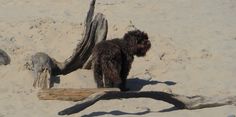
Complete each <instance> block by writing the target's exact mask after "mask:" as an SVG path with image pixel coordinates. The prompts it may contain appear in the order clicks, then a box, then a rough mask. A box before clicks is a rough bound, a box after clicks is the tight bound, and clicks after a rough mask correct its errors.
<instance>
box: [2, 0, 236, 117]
mask: <svg viewBox="0 0 236 117" xmlns="http://www.w3.org/2000/svg"><path fill="white" fill-rule="evenodd" d="M89 3H90V1H89V0H0V49H2V50H4V51H5V52H6V53H7V54H8V55H9V56H10V57H11V63H10V64H9V65H6V66H4V65H1V66H0V117H42V116H43V117H57V116H59V115H57V113H58V112H59V111H61V110H63V109H65V108H67V107H70V106H72V105H74V104H76V102H68V101H45V100H39V99H38V98H37V92H38V89H35V88H33V86H32V84H33V80H34V79H33V75H32V71H29V70H28V69H27V68H26V62H27V61H29V60H30V59H31V56H32V55H34V54H35V53H37V52H45V53H47V54H49V55H50V56H51V57H53V58H55V59H57V60H58V61H64V60H65V59H67V58H68V57H69V56H70V55H71V54H72V52H73V49H74V48H75V47H76V45H77V44H78V43H79V42H80V41H81V38H82V33H83V28H84V26H83V23H84V20H85V17H86V13H87V11H88V9H89ZM95 6H96V9H95V12H96V13H99V12H101V13H103V14H104V15H105V16H106V18H107V20H108V29H109V31H108V36H107V39H112V38H116V37H122V36H123V34H124V33H126V32H127V31H129V30H131V29H132V26H133V25H134V26H135V27H137V28H138V29H140V30H143V31H145V32H147V33H148V35H149V37H150V41H151V43H152V47H151V49H150V51H149V52H148V53H147V55H146V56H145V57H143V58H138V57H135V60H134V63H133V65H132V69H131V71H130V74H129V76H128V79H129V80H128V87H130V89H133V90H135V89H136V90H137V89H139V90H141V91H166V90H171V91H172V92H174V93H177V94H184V95H187V96H192V95H204V96H233V95H236V63H235V60H236V1H235V0H207V1H206V0H97V3H96V5H95ZM146 80H150V82H145V81H146ZM55 87H56V88H95V87H96V85H95V82H94V79H93V72H92V71H91V70H84V69H78V70H76V71H75V72H72V73H70V74H68V75H65V76H60V83H58V84H56V85H55ZM171 107H172V105H170V104H168V103H166V102H163V101H157V100H153V99H148V98H132V99H114V100H101V101H99V102H97V103H96V104H94V105H92V106H91V107H89V108H87V109H85V110H83V111H82V112H80V113H76V114H72V115H69V116H68V117H80V116H82V117H91V116H96V117H113V116H121V117H136V116H142V117H227V116H229V115H236V106H233V105H227V106H221V107H214V108H204V109H198V110H173V111H171V110H169V111H166V112H161V111H163V110H166V109H168V108H171ZM232 117H233V116H232Z"/></svg>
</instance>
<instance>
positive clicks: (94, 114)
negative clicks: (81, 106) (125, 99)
mask: <svg viewBox="0 0 236 117" xmlns="http://www.w3.org/2000/svg"><path fill="white" fill-rule="evenodd" d="M150 112H151V110H150V109H149V108H146V110H145V111H143V112H137V113H128V112H123V111H119V110H114V111H110V112H105V111H99V112H92V113H90V114H87V115H83V116H81V117H98V116H103V115H114V116H120V115H137V116H139V115H145V114H148V113H150Z"/></svg>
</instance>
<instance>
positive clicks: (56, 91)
mask: <svg viewBox="0 0 236 117" xmlns="http://www.w3.org/2000/svg"><path fill="white" fill-rule="evenodd" d="M107 91H119V89H116V88H93V89H72V88H68V89H64V88H52V89H43V90H40V91H39V92H38V98H39V99H41V100H64V101H81V100H83V99H85V98H87V97H89V96H90V95H92V94H95V93H98V92H107Z"/></svg>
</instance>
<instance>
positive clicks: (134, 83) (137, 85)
mask: <svg viewBox="0 0 236 117" xmlns="http://www.w3.org/2000/svg"><path fill="white" fill-rule="evenodd" d="M159 83H162V84H166V85H168V86H171V85H175V84H176V82H173V81H164V82H161V81H154V80H145V79H141V78H137V77H136V78H131V79H127V87H128V88H129V89H130V90H131V91H140V90H141V89H142V88H143V87H144V86H146V85H155V84H159Z"/></svg>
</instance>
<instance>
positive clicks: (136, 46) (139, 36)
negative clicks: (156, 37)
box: [123, 30, 151, 57]
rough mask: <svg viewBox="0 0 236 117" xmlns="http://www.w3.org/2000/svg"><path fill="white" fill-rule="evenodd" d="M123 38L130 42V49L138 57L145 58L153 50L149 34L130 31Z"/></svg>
mask: <svg viewBox="0 0 236 117" xmlns="http://www.w3.org/2000/svg"><path fill="white" fill-rule="evenodd" d="M123 38H124V40H126V41H127V42H128V45H129V47H130V48H132V49H131V50H132V53H134V55H136V56H138V57H140V56H145V55H146V53H147V51H148V50H149V49H150V48H151V42H150V41H149V40H148V35H147V33H145V32H142V31H140V30H133V31H129V32H127V33H126V34H125V35H124V37H123Z"/></svg>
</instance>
